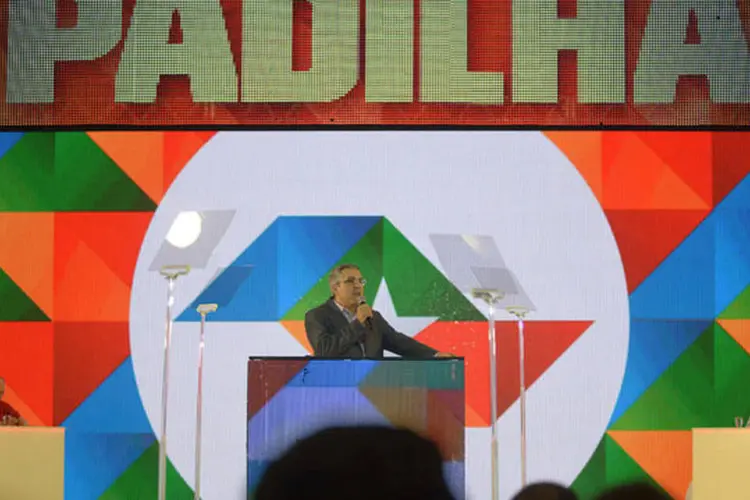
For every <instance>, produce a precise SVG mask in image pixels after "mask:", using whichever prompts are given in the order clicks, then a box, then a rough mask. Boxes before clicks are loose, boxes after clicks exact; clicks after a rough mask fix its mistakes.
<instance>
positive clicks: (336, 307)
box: [305, 264, 452, 359]
mask: <svg viewBox="0 0 750 500" xmlns="http://www.w3.org/2000/svg"><path fill="white" fill-rule="evenodd" d="M328 284H329V286H330V287H331V294H332V296H331V298H330V299H328V300H327V301H326V302H325V303H323V304H322V305H320V306H318V307H316V308H315V309H311V310H310V311H308V312H307V314H305V331H306V332H307V339H308V340H309V341H310V345H311V346H312V348H313V350H314V351H315V356H320V357H331V358H354V359H358V358H371V359H372V358H375V359H377V358H382V357H383V351H384V350H388V351H391V352H393V353H395V354H399V355H401V356H403V357H405V358H417V359H424V358H434V357H439V358H444V357H452V355H451V354H448V353H440V352H437V351H436V350H435V349H433V348H431V347H428V346H426V345H424V344H422V343H420V342H417V341H416V340H414V339H412V338H411V337H409V336H407V335H404V334H403V333H400V332H397V331H396V330H394V328H393V327H392V326H391V325H389V324H388V322H387V321H386V320H385V318H383V316H381V315H380V313H378V312H377V311H373V310H372V308H371V307H370V306H369V305H367V303H366V302H365V300H364V286H365V284H366V281H365V279H364V278H363V277H362V273H361V272H360V270H359V267H357V266H356V265H354V264H344V265H340V266H337V267H336V268H334V269H333V271H331V275H330V276H329V278H328Z"/></svg>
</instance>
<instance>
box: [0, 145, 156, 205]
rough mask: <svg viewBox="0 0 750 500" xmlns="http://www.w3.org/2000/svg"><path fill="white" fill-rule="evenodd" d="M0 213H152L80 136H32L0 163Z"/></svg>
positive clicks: (110, 163)
mask: <svg viewBox="0 0 750 500" xmlns="http://www.w3.org/2000/svg"><path fill="white" fill-rule="evenodd" d="M0 176H2V179H3V182H2V183H0V211H8V212H55V211H105V210H112V211H114V210H117V211H131V210H132V211H153V210H155V209H156V204H155V203H154V202H153V201H152V200H151V199H150V198H149V197H148V195H146V193H144V192H143V191H142V190H141V188H139V187H138V186H137V185H136V184H135V183H134V182H133V181H132V179H130V177H128V176H127V174H125V172H123V171H122V170H121V169H120V167H118V166H117V164H116V163H115V162H114V161H112V159H111V158H109V156H107V155H106V154H105V153H104V152H103V151H102V150H101V149H99V147H98V146H97V145H96V143H94V141H92V140H91V138H89V136H88V135H87V134H86V133H84V132H30V133H27V134H24V136H23V137H21V139H20V140H19V141H18V142H17V143H16V144H14V145H13V147H12V148H10V150H9V151H8V152H6V154H5V155H3V157H2V158H0Z"/></svg>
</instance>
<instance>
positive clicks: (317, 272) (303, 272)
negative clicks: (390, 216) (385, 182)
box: [277, 216, 382, 317]
mask: <svg viewBox="0 0 750 500" xmlns="http://www.w3.org/2000/svg"><path fill="white" fill-rule="evenodd" d="M381 219H382V217H323V216H320V217H282V218H281V219H280V222H281V225H280V226H279V266H278V269H279V295H278V310H277V312H278V315H279V317H283V316H284V315H285V314H286V313H287V311H289V309H291V308H292V307H294V305H295V304H297V302H299V301H300V300H301V299H302V297H304V295H305V294H306V293H307V292H308V291H309V290H310V289H311V288H312V287H313V286H314V285H315V284H316V283H317V282H318V281H320V279H321V278H325V277H326V275H327V273H328V272H329V271H330V270H331V268H332V267H333V266H334V265H335V264H336V263H337V262H338V261H339V260H340V259H341V258H342V257H343V256H344V255H345V254H346V252H348V251H349V250H350V249H351V248H352V247H353V246H354V245H355V244H356V243H357V242H358V241H359V240H360V239H361V238H362V237H363V236H364V235H365V234H366V233H367V232H368V231H369V230H370V229H372V227H373V226H374V225H375V224H377V223H378V222H379V221H380V220H381Z"/></svg>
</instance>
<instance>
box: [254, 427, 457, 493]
mask: <svg viewBox="0 0 750 500" xmlns="http://www.w3.org/2000/svg"><path fill="white" fill-rule="evenodd" d="M254 498H255V500H320V499H326V500H352V499H357V500H454V498H453V495H452V494H451V493H450V490H449V489H448V485H447V484H446V481H445V477H444V475H443V460H442V457H441V456H440V452H439V450H438V448H437V446H436V445H435V444H434V443H433V442H432V441H429V440H427V439H425V438H423V437H420V436H419V435H417V434H415V433H414V432H411V431H409V430H405V429H395V428H388V427H377V426H373V427H366V426H365V427H338V428H331V429H327V430H323V431H321V432H319V433H317V434H314V435H312V436H310V437H307V438H305V439H302V440H300V441H298V442H297V443H296V444H295V445H294V446H292V447H291V448H290V449H289V450H288V451H287V452H286V453H285V454H284V455H283V456H281V457H280V458H279V459H277V460H276V461H274V462H272V463H271V464H270V465H269V467H268V469H266V472H265V473H264V474H263V477H262V478H261V481H260V484H258V488H257V489H256V491H255V495H254Z"/></svg>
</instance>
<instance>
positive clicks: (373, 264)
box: [282, 220, 383, 321]
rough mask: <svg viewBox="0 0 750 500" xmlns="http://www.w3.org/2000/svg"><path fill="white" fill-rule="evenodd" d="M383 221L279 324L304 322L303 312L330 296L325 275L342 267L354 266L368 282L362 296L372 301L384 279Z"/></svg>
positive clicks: (341, 259)
mask: <svg viewBox="0 0 750 500" xmlns="http://www.w3.org/2000/svg"><path fill="white" fill-rule="evenodd" d="M382 255H383V221H382V220H380V221H378V222H377V223H376V224H375V225H374V226H372V228H370V230H369V231H367V233H365V235H364V236H363V237H362V238H361V239H360V240H359V241H358V242H357V243H356V244H355V245H354V246H353V247H352V248H350V249H349V251H348V252H346V253H345V254H344V255H343V256H342V257H341V258H340V259H339V260H338V262H336V263H335V264H334V265H333V266H331V268H330V269H329V270H328V271H327V272H326V273H325V275H323V276H322V277H321V278H320V280H318V282H317V283H316V284H315V285H314V286H313V287H312V288H311V289H310V291H309V292H307V293H306V294H305V296H304V297H302V299H301V300H300V301H299V302H297V303H296V304H295V305H294V307H292V308H291V309H290V310H289V311H288V312H287V313H286V314H285V315H284V318H283V319H282V321H293V320H303V319H305V313H306V312H307V311H309V310H310V309H312V308H314V307H317V306H319V305H320V304H322V303H323V302H325V301H326V300H328V298H329V297H330V296H331V289H330V288H329V286H328V274H329V273H330V272H331V271H332V270H333V268H334V267H336V266H339V265H341V264H356V265H358V266H359V268H360V271H361V272H362V276H364V277H365V279H367V282H368V285H367V286H365V297H366V298H367V300H368V302H370V303H371V304H372V303H373V301H374V300H375V295H376V294H377V291H378V288H379V287H380V281H381V279H382V277H383V258H382Z"/></svg>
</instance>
